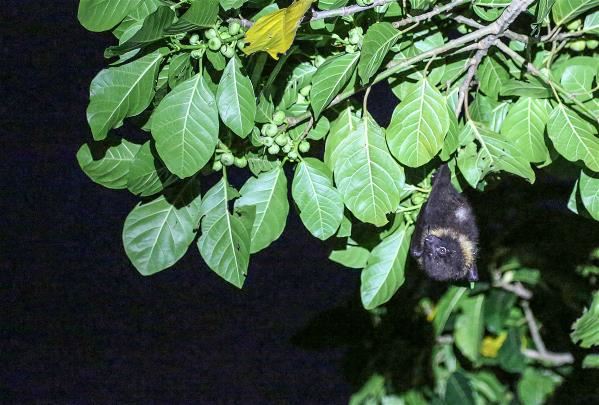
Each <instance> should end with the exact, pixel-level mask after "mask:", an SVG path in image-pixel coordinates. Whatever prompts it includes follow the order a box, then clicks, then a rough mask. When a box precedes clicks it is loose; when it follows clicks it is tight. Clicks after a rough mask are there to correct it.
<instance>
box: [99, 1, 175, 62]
mask: <svg viewBox="0 0 599 405" xmlns="http://www.w3.org/2000/svg"><path fill="white" fill-rule="evenodd" d="M174 18H175V12H174V11H173V10H171V9H170V8H169V7H158V9H157V10H156V11H154V12H153V13H152V14H150V15H149V16H147V17H146V18H145V20H144V22H143V25H142V26H141V28H140V29H139V30H138V31H136V32H135V34H133V35H132V36H131V38H129V39H128V40H127V41H125V42H124V43H121V44H120V45H117V46H111V47H109V48H107V49H106V51H105V52H104V57H106V58H112V57H113V56H117V55H122V54H124V53H125V52H128V51H130V50H132V49H135V48H141V47H144V46H147V45H149V44H151V43H153V42H156V41H158V40H160V39H162V37H163V36H164V35H165V34H164V29H165V28H166V27H168V26H169V25H170V24H171V23H172V22H173V19H174Z"/></svg>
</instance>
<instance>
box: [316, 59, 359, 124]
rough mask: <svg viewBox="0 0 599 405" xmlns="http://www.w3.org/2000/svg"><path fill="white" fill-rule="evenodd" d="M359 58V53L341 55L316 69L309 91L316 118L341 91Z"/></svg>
mask: <svg viewBox="0 0 599 405" xmlns="http://www.w3.org/2000/svg"><path fill="white" fill-rule="evenodd" d="M359 58H360V52H356V53H346V54H341V55H337V56H333V57H331V58H329V59H327V60H326V61H325V62H324V63H323V64H322V65H320V66H319V67H318V70H317V71H316V73H315V74H314V76H313V77H312V89H311V90H310V100H311V103H312V109H313V110H314V115H315V116H316V118H318V116H319V115H320V113H321V112H322V111H323V110H324V109H325V108H326V107H327V106H328V105H329V103H330V102H331V101H333V99H334V98H335V96H337V94H338V93H339V91H341V89H343V86H345V84H346V83H347V81H348V80H349V79H350V77H351V76H352V74H353V73H354V70H355V68H356V65H357V63H358V59H359Z"/></svg>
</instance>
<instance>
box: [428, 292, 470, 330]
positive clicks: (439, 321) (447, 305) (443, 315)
mask: <svg viewBox="0 0 599 405" xmlns="http://www.w3.org/2000/svg"><path fill="white" fill-rule="evenodd" d="M465 292H466V288H464V287H449V289H448V290H447V292H446V293H445V294H444V295H443V297H441V299H440V300H439V302H438V303H437V306H436V308H435V317H434V318H433V329H434V330H435V335H436V336H440V335H441V333H443V329H445V324H446V323H447V320H448V319H449V316H450V315H451V313H452V312H453V310H454V309H455V308H456V307H457V305H458V304H459V303H460V301H461V299H462V296H463V295H464V293H465Z"/></svg>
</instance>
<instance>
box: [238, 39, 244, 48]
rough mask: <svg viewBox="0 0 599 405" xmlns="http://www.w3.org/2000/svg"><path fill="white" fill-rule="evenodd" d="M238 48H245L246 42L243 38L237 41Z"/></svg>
mask: <svg viewBox="0 0 599 405" xmlns="http://www.w3.org/2000/svg"><path fill="white" fill-rule="evenodd" d="M237 48H238V49H243V48H245V42H243V40H240V41H237Z"/></svg>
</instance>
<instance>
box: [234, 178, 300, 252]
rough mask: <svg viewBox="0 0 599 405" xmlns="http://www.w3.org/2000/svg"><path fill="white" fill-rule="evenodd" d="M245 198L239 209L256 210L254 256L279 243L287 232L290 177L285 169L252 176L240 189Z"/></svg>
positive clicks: (253, 229) (236, 202)
mask: <svg viewBox="0 0 599 405" xmlns="http://www.w3.org/2000/svg"><path fill="white" fill-rule="evenodd" d="M239 192H240V194H241V198H239V199H238V200H237V201H235V208H241V207H256V218H255V220H254V225H253V227H252V233H251V239H252V244H251V249H250V251H251V253H255V252H258V251H260V250H262V249H264V248H266V247H267V246H268V245H270V244H271V243H272V242H273V241H275V240H277V239H278V238H279V236H281V234H282V233H283V230H284V229H285V223H286V222H287V215H288V214H289V201H288V200H287V178H286V177H285V172H284V171H283V168H282V167H277V168H275V169H273V170H271V171H269V172H265V173H261V174H260V175H259V176H258V177H251V178H250V179H248V181H247V182H246V183H245V184H244V185H243V187H242V188H241V190H239Z"/></svg>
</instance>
